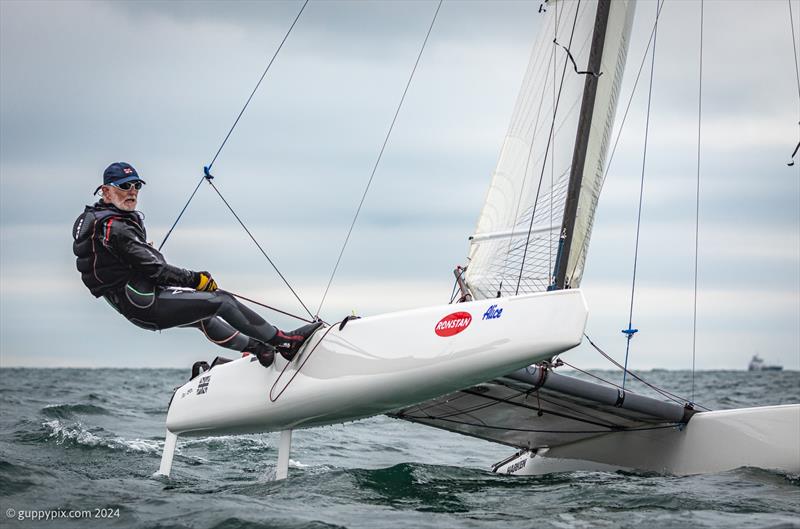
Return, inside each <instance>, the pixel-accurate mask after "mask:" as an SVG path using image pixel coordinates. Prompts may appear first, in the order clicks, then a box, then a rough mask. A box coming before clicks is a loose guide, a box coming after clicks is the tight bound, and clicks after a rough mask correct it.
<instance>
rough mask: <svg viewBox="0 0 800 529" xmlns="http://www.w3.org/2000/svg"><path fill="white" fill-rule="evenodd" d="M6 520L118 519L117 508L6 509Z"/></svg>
mask: <svg viewBox="0 0 800 529" xmlns="http://www.w3.org/2000/svg"><path fill="white" fill-rule="evenodd" d="M6 518H8V519H16V520H20V521H22V520H41V521H45V522H49V521H52V520H107V519H109V518H119V507H108V508H100V507H95V508H94V509H19V510H17V509H13V508H8V509H6Z"/></svg>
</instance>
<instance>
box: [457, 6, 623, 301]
mask: <svg viewBox="0 0 800 529" xmlns="http://www.w3.org/2000/svg"><path fill="white" fill-rule="evenodd" d="M546 9H547V11H546V12H545V13H544V16H545V17H546V19H547V20H546V23H545V24H544V27H543V29H542V31H541V33H540V35H539V38H538V41H537V44H536V45H535V46H534V49H533V51H532V53H531V59H530V62H529V65H528V69H527V72H526V74H525V77H524V80H523V83H522V89H521V91H520V94H519V96H518V99H517V104H516V107H515V110H514V114H513V117H512V120H511V125H510V126H509V130H508V134H507V136H506V138H505V141H504V142H503V147H502V150H501V153H500V159H499V161H498V163H497V168H496V169H495V172H494V174H493V176H492V181H491V184H490V186H489V192H488V194H487V197H486V202H485V204H484V206H483V210H482V211H481V215H480V218H479V220H478V225H477V229H476V231H475V234H474V235H473V236H472V237H471V242H470V252H469V263H468V267H467V273H466V281H467V285H468V287H469V288H470V290H471V292H472V294H473V296H474V297H475V298H477V299H484V298H490V297H496V296H498V295H514V294H517V293H530V292H540V291H543V290H547V288H548V287H549V286H550V285H551V284H552V283H553V279H554V278H553V276H554V268H555V265H556V260H557V257H558V254H559V240H560V238H561V235H562V233H564V225H565V215H564V211H565V204H566V202H567V195H568V188H569V182H570V175H571V172H572V165H573V159H575V158H576V148H575V147H576V137H578V126H579V123H580V122H581V113H582V111H583V112H586V110H585V108H584V107H585V103H583V100H584V88H585V85H586V76H587V75H591V74H580V73H577V72H576V68H575V67H573V63H572V61H571V60H570V57H569V54H568V53H567V51H566V50H565V49H564V48H567V49H568V50H569V52H570V53H571V54H572V57H573V58H574V60H575V65H576V67H577V70H579V71H584V70H587V64H588V63H589V55H590V51H591V48H592V46H591V43H592V38H593V35H594V33H595V25H596V23H597V18H598V17H597V16H596V15H597V10H598V2H597V1H591V0H588V1H587V0H582V1H566V0H557V1H551V2H548V3H547V4H546ZM633 12H634V6H633V2H629V1H627V0H621V1H615V2H611V3H610V5H609V13H608V18H607V22H606V28H605V39H604V41H603V42H604V45H603V52H602V56H601V59H600V61H601V62H600V71H599V72H594V73H599V74H600V76H599V77H598V78H597V83H596V85H597V88H596V94H595V96H594V99H593V101H592V103H593V108H592V109H591V111H590V112H588V113H587V115H586V116H585V117H584V122H585V123H588V124H589V127H590V128H589V133H588V141H586V140H584V141H583V142H582V143H583V146H582V148H584V149H585V158H584V161H583V164H582V166H583V167H582V172H581V175H582V179H581V180H580V184H579V187H580V190H579V191H578V190H575V196H576V197H577V201H578V202H577V205H578V207H577V214H575V216H574V228H573V229H572V233H571V234H570V237H568V238H567V240H568V241H569V246H568V248H566V251H565V252H564V253H565V254H566V255H568V256H569V257H568V260H567V261H566V262H565V265H566V281H565V283H566V284H567V285H568V286H570V287H577V286H579V285H580V279H581V276H582V273H583V263H584V260H585V258H586V250H587V247H588V243H589V237H590V235H591V229H592V221H593V217H594V211H595V208H596V206H597V200H598V197H599V195H600V190H601V187H602V180H603V169H604V165H605V158H606V153H607V150H608V143H609V136H610V134H611V128H612V125H613V121H614V114H615V110H616V102H617V95H618V90H619V85H620V82H621V80H622V73H623V70H624V66H625V57H626V54H627V49H628V40H629V36H630V30H631V24H632V20H633ZM554 41H555V42H554ZM562 46H563V47H562ZM562 77H563V81H562ZM554 109H555V112H554ZM587 118H590V119H587ZM570 224H571V223H570Z"/></svg>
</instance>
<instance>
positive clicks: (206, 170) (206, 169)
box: [158, 0, 308, 251]
mask: <svg viewBox="0 0 800 529" xmlns="http://www.w3.org/2000/svg"><path fill="white" fill-rule="evenodd" d="M307 4H308V0H305V2H303V7H301V8H300V12H299V13H297V16H296V17H295V18H294V21H293V22H292V25H291V26H289V30H288V31H287V32H286V35H284V36H283V40H281V43H280V44H279V45H278V49H276V50H275V53H274V54H273V55H272V58H271V59H270V60H269V63H268V64H267V67H266V68H265V69H264V73H262V74H261V78H260V79H259V80H258V82H257V83H256V86H255V88H253V91H252V92H251V93H250V97H248V98H247V101H245V104H244V106H243V107H242V110H241V111H240V112H239V115H238V116H236V120H234V122H233V125H231V128H230V130H228V134H226V135H225V139H223V140H222V144H221V145H220V146H219V149H217V152H216V153H215V154H214V157H213V158H212V159H211V163H210V164H208V165H207V166H206V167H204V168H203V172H204V174H203V177H202V178H201V179H200V181H199V182H197V185H196V186H195V188H194V191H192V194H191V196H189V200H187V201H186V204H185V205H184V206H183V209H181V212H180V213H179V214H178V218H177V219H175V222H173V223H172V227H171V228H170V229H169V231H167V234H166V235H165V236H164V240H163V241H161V244H160V245H159V246H158V251H161V248H163V247H164V245H165V244H166V243H167V239H169V236H170V235H171V234H172V230H174V229H175V226H177V225H178V221H180V220H181V217H182V216H183V214H184V212H185V211H186V208H188V207H189V203H190V202H191V201H192V199H193V198H194V195H195V194H196V193H197V190H198V189H200V184H202V183H203V179H206V180H208V181H209V183H210V182H211V179H212V178H214V177H213V176H211V174H210V173H211V168H212V167H213V166H214V162H216V161H217V157H218V156H219V153H220V152H222V148H223V147H225V144H226V143H227V142H228V138H230V137H231V134H232V133H233V129H235V128H236V125H237V124H238V123H239V120H240V119H241V117H242V114H244V111H245V110H246V109H247V105H249V104H250V100H251V99H253V96H254V95H255V93H256V90H258V87H259V86H261V81H263V80H264V77H266V75H267V72H268V71H269V68H270V66H272V63H273V62H274V61H275V57H277V56H278V52H280V51H281V48H282V47H283V43H284V42H286V39H287V38H288V37H289V34H290V33H291V32H292V29H293V28H294V25H295V24H296V23H297V20H298V19H299V18H300V15H301V14H302V13H303V10H304V9H305V8H306V5H307Z"/></svg>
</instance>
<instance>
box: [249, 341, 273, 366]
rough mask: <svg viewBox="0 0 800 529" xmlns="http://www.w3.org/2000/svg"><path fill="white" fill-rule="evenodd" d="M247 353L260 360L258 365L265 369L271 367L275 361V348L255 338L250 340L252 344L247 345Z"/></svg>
mask: <svg viewBox="0 0 800 529" xmlns="http://www.w3.org/2000/svg"><path fill="white" fill-rule="evenodd" d="M245 351H246V352H248V353H251V354H252V355H254V356H255V357H256V358H258V363H259V364H261V365H262V366H264V367H269V366H271V365H272V362H274V361H275V348H274V347H273V346H271V345H269V344H265V343H263V342H259V341H258V340H254V339H253V338H250V343H248V344H247V348H246V349H245Z"/></svg>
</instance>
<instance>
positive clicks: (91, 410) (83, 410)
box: [42, 404, 111, 419]
mask: <svg viewBox="0 0 800 529" xmlns="http://www.w3.org/2000/svg"><path fill="white" fill-rule="evenodd" d="M42 414H44V415H46V416H48V417H56V418H59V419H69V418H71V417H74V416H75V415H111V412H110V411H109V410H107V409H105V408H103V407H102V406H96V405H94V404H51V405H49V406H45V407H44V408H42Z"/></svg>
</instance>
